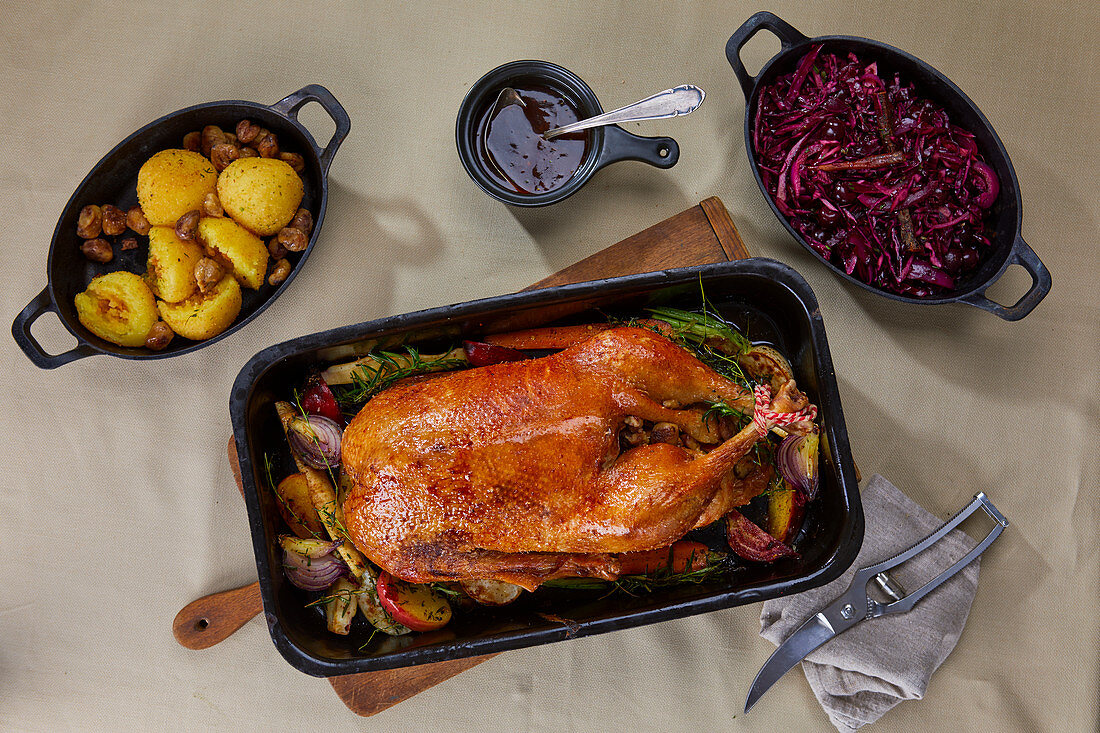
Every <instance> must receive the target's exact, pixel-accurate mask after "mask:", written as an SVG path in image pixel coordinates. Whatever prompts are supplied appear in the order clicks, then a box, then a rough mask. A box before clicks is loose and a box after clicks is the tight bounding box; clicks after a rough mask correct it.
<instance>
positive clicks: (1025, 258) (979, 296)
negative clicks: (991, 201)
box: [959, 235, 1051, 321]
mask: <svg viewBox="0 0 1100 733" xmlns="http://www.w3.org/2000/svg"><path fill="white" fill-rule="evenodd" d="M1012 264H1016V265H1019V266H1020V267H1022V268H1024V269H1025V270H1027V274H1028V275H1031V287H1030V288H1029V289H1028V291H1027V292H1026V293H1024V295H1023V297H1021V298H1020V299H1019V300H1017V301H1016V304H1015V305H1011V306H1003V305H1001V304H1000V303H995V302H994V301H992V300H990V299H989V298H987V297H985V291H986V289H987V288H988V287H989V285H987V286H986V287H985V288H982V290H981V292H978V293H972V294H970V295H966V296H963V297H961V298H959V300H961V301H962V302H964V303H969V304H970V305H972V306H975V307H976V308H981V309H982V310H985V311H989V312H990V313H992V314H993V315H995V316H999V317H1000V318H1003V319H1005V320H1006V321H1018V320H1020V319H1021V318H1023V317H1024V316H1026V315H1027V314H1028V313H1030V312H1031V311H1033V310H1035V306H1037V305H1039V301H1041V300H1042V299H1043V298H1045V297H1047V293H1049V292H1050V283H1051V279H1050V270H1048V269H1047V268H1046V265H1044V264H1043V262H1042V260H1040V259H1039V256H1038V255H1036V254H1035V250H1033V249H1032V248H1031V247H1029V246H1028V244H1027V242H1025V241H1024V240H1023V238H1022V237H1021V236H1020V235H1016V241H1015V242H1014V243H1013V245H1012V253H1011V254H1010V255H1009V258H1008V265H1012ZM1008 265H1005V268H1006V269H1007V268H1008ZM1002 272H1004V271H1003V270H1002ZM994 282H995V281H994ZM990 285H992V283H990Z"/></svg>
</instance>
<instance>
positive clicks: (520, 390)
mask: <svg viewBox="0 0 1100 733" xmlns="http://www.w3.org/2000/svg"><path fill="white" fill-rule="evenodd" d="M719 401H720V402H724V403H726V404H727V405H730V406H733V407H736V408H737V409H740V410H742V411H745V412H746V414H752V413H753V407H754V398H753V394H752V393H751V392H748V391H746V390H745V389H743V388H742V387H740V386H739V385H737V384H736V383H735V382H733V381H731V380H729V379H726V378H725V377H723V376H721V375H719V374H718V373H717V372H715V371H714V370H713V369H711V368H710V367H708V366H706V365H705V364H703V363H702V362H701V361H700V360H699V359H698V358H696V357H695V356H694V355H693V354H692V353H690V352H689V351H687V350H686V349H684V348H682V347H681V346H679V345H677V344H675V343H674V342H672V341H671V340H669V339H668V338H667V337H665V336H663V335H661V334H659V333H655V332H653V331H651V330H648V329H645V328H636V327H620V328H613V329H610V330H605V331H602V332H600V333H597V334H596V335H594V336H592V337H591V338H589V339H587V340H585V341H583V342H581V343H578V344H576V345H574V346H572V347H570V348H568V349H565V350H563V351H561V352H558V353H556V354H553V355H551V356H546V357H543V358H539V359H531V360H527V361H520V362H513V363H506V364H496V365H492V366H485V367H480V368H476V369H470V370H467V371H460V372H453V373H448V374H444V375H440V376H436V377H434V378H431V379H427V380H424V381H419V382H415V383H410V384H404V385H399V386H395V387H391V388H390V389H388V390H386V391H384V392H382V393H380V394H379V395H377V396H375V397H374V398H373V399H371V400H370V401H369V402H368V403H367V404H366V405H365V406H364V407H363V408H362V410H361V411H360V412H359V413H358V414H357V415H356V416H355V418H354V419H353V420H352V421H351V423H350V424H349V425H348V427H347V429H346V431H345V433H344V442H343V468H344V470H345V471H346V472H347V474H348V476H349V477H350V478H351V479H352V480H353V482H354V486H353V488H352V489H351V490H350V491H349V493H348V496H347V498H346V500H345V503H344V514H345V519H346V523H347V529H348V531H349V534H350V537H351V538H352V540H353V541H354V543H355V544H356V545H357V546H358V547H359V549H360V550H362V551H363V552H364V553H365V554H366V555H367V556H368V557H369V558H370V559H371V560H372V561H373V562H375V563H376V564H377V565H379V566H380V567H382V568H383V569H385V570H387V571H388V572H390V573H391V574H393V575H394V576H396V577H399V578H402V579H405V580H408V581H411V582H420V583H423V582H431V581H453V580H462V579H495V580H501V581H506V582H510V583H514V584H517V585H520V586H523V587H524V588H527V589H533V588H535V587H537V586H538V585H540V584H541V583H543V582H545V581H546V580H549V579H552V578H560V577H576V576H580V577H596V578H604V579H614V578H616V577H618V575H619V572H620V560H619V558H618V557H617V556H618V554H619V553H626V552H635V551H643V550H652V549H657V548H661V547H667V546H668V545H670V544H671V543H673V542H675V541H676V540H678V539H680V538H681V537H683V535H684V534H685V533H687V532H689V531H690V530H692V529H693V528H696V527H700V526H704V525H706V524H709V523H710V522H713V521H715V520H717V519H719V518H720V517H722V516H723V515H724V514H726V513H728V512H729V511H730V510H731V509H733V508H734V507H737V506H740V505H742V504H744V503H745V502H746V501H747V500H748V499H749V498H751V497H752V496H753V495H755V494H757V493H759V492H760V491H761V489H762V488H763V486H762V485H761V482H760V481H758V480H757V481H754V480H753V476H752V475H751V474H750V475H749V476H743V477H742V478H741V479H738V478H737V473H738V472H735V471H734V468H735V466H736V465H737V464H738V462H739V461H741V459H742V458H743V457H745V455H746V453H747V452H748V451H749V450H750V449H751V448H752V447H753V445H754V444H755V443H756V441H757V440H758V439H759V437H760V434H759V432H758V430H757V428H756V427H754V426H753V425H752V424H750V425H749V426H748V427H746V428H745V429H743V430H741V431H740V432H737V433H736V434H734V435H732V436H729V437H728V438H727V439H726V440H722V438H723V435H722V431H721V429H720V428H721V422H720V421H719V420H715V419H708V418H706V417H705V410H706V407H707V405H708V404H709V403H713V402H719ZM806 405H807V400H806V397H805V396H804V395H803V394H801V393H800V392H799V391H798V390H797V388H796V387H795V383H794V382H793V380H792V381H790V382H787V383H786V384H785V385H784V386H783V388H782V389H781V390H780V391H779V393H778V394H777V396H776V397H775V399H774V401H773V402H772V404H771V405H770V409H771V410H774V411H776V412H795V411H797V410H799V409H802V408H804V407H805V406H806ZM629 419H633V420H634V421H635V423H636V421H637V420H639V419H640V420H641V421H645V422H647V423H665V424H669V423H670V424H672V425H675V426H677V428H678V429H679V430H680V431H683V433H684V434H685V435H686V436H690V440H688V439H687V438H685V441H684V442H686V443H687V444H688V446H690V447H685V446H684V445H680V444H673V443H664V442H659V443H650V444H644V445H637V446H633V447H628V448H627V449H625V450H623V449H621V447H620V440H619V435H620V431H621V430H622V429H623V427H624V425H626V424H627V420H629ZM696 446H701V448H698V447H696ZM765 483H766V482H765Z"/></svg>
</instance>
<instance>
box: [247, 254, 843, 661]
mask: <svg viewBox="0 0 1100 733" xmlns="http://www.w3.org/2000/svg"><path fill="white" fill-rule="evenodd" d="M700 288H703V290H704V291H705V292H706V298H707V303H708V305H709V306H713V308H714V309H715V310H716V311H717V312H718V313H719V314H721V315H722V316H723V317H725V318H727V319H728V320H730V321H731V322H733V323H735V324H737V325H738V326H740V327H742V328H746V329H747V333H748V334H749V336H750V337H751V338H754V339H758V340H764V341H767V342H769V343H772V344H774V345H775V346H776V347H778V348H779V349H780V350H781V351H782V352H783V353H785V354H786V355H787V356H788V357H790V360H791V364H792V365H793V367H794V371H795V378H796V379H797V380H798V385H799V387H800V388H801V389H803V390H804V391H805V392H806V393H807V395H809V397H810V399H811V400H812V401H813V402H814V403H815V404H817V405H818V408H819V410H820V412H819V415H820V416H821V417H822V421H823V429H822V433H821V435H822V441H821V446H822V455H821V472H820V476H821V489H820V491H819V494H818V498H817V499H816V500H815V501H814V502H812V503H811V504H810V505H809V508H808V512H807V518H806V521H805V523H804V524H803V528H802V532H801V533H800V535H799V537H798V538H797V539H796V540H795V542H794V546H795V549H796V550H798V552H799V557H797V558H787V559H784V560H780V561H777V562H774V563H770V564H762V563H748V562H746V563H744V564H743V565H740V566H738V567H737V568H736V569H734V570H732V571H731V572H729V573H727V574H723V575H722V576H720V577H719V578H716V579H712V580H709V581H706V582H704V583H701V584H698V585H696V584H691V583H687V584H681V585H677V586H673V587H666V588H661V589H655V590H654V591H653V592H651V593H639V594H637V595H629V594H626V593H608V592H607V590H606V589H602V590H590V591H566V590H561V589H553V588H543V589H540V590H539V591H537V592H535V593H525V594H523V597H521V598H520V600H517V601H516V602H515V603H514V604H512V605H509V606H502V607H500V608H489V607H480V608H477V609H475V610H471V611H469V612H466V613H463V614H461V616H459V615H456V617H455V618H454V619H452V621H451V623H450V624H448V625H447V626H446V627H444V628H443V629H440V630H438V631H430V632H425V633H420V634H416V633H414V634H411V635H406V636H398V637H390V636H386V635H385V634H378V633H372V632H373V629H372V628H371V627H370V625H369V624H368V623H367V622H366V620H364V619H363V618H362V616H361V615H360V616H357V617H356V619H355V620H354V621H353V623H352V626H351V631H350V633H349V634H348V635H347V636H340V635H338V634H333V633H330V632H329V631H328V630H327V629H326V625H325V618H324V615H323V612H322V611H321V609H320V608H319V607H316V606H315V607H307V604H308V603H309V602H310V601H312V600H314V599H315V598H317V597H319V596H320V595H321V594H320V593H314V594H310V593H307V592H306V591H302V590H299V589H298V588H295V587H294V586H293V585H291V583H290V581H289V580H287V578H286V575H285V574H284V573H283V570H282V550H281V548H280V546H279V543H278V541H277V536H278V534H279V532H280V531H281V527H282V526H283V524H282V519H281V518H280V515H279V506H278V500H277V499H276V498H275V497H274V494H273V491H272V487H271V485H270V483H269V478H268V471H267V468H266V466H267V464H268V461H271V462H272V463H273V464H274V465H273V467H272V469H271V479H270V480H274V481H279V480H281V478H282V477H283V476H284V475H286V474H287V473H295V472H297V470H298V469H297V468H296V467H295V466H294V464H293V461H292V460H291V459H290V457H289V455H288V451H287V448H286V440H285V437H284V436H283V430H282V426H281V424H280V421H279V418H278V417H277V415H276V412H275V402H276V401H277V400H280V399H286V397H287V395H288V394H290V391H291V389H292V388H293V387H294V386H295V385H299V384H301V383H302V382H303V381H304V380H305V379H306V377H307V376H308V375H309V374H310V373H311V371H312V370H314V369H317V368H318V367H322V366H327V365H328V364H332V363H338V362H342V361H347V360H350V359H354V358H356V356H358V355H362V354H364V353H367V352H368V351H369V350H370V349H372V348H375V347H378V346H379V345H380V344H381V345H383V346H384V347H385V348H391V347H392V348H395V349H399V348H400V347H399V346H398V345H399V344H403V343H411V344H414V345H415V344H433V346H431V347H430V348H435V346H439V345H441V340H442V342H449V343H458V342H460V340H461V339H462V338H464V337H471V338H472V337H477V336H479V335H484V334H487V333H499V332H503V331H510V330H515V329H522V328H533V327H536V326H541V325H551V324H562V323H570V322H574V323H585V322H596V321H603V320H605V319H606V317H607V315H609V314H610V315H614V316H619V317H622V316H631V315H634V316H640V315H644V314H645V310H644V309H645V307H646V306H650V305H667V306H671V307H676V308H684V309H689V310H697V309H698V308H699V307H700V298H701V294H700ZM426 348H427V347H426ZM425 353H427V352H425ZM229 409H230V414H231V416H232V418H233V436H234V440H235V442H236V448H237V456H238V460H239V463H240V468H241V478H242V483H243V486H244V495H245V503H246V504H247V506H248V522H249V528H250V529H251V532H252V547H253V550H254V551H255V554H256V571H257V575H258V576H259V581H260V594H261V596H262V597H263V604H264V611H265V617H266V618H267V624H268V628H269V629H270V631H271V638H272V640H273V641H274V643H275V646H276V647H277V648H278V650H279V652H280V653H282V655H283V657H285V658H286V659H287V661H288V662H290V664H292V665H293V666H294V667H296V668H297V669H299V670H301V671H303V672H306V673H308V674H312V675H316V676H333V675H340V674H349V673H358V672H369V671H374V670H379V669H389V668H394V667H405V666H410V665H416V664H425V663H428V662H438V661H442V660H446V659H457V658H460V657H471V656H477V655H481V654H489V653H492V652H499V651H504V650H506V649H515V648H518V647H525V646H532V645H536V644H545V643H548V642H552V641H559V640H563V639H571V638H576V637H579V636H589V635H592V634H600V633H604V632H607V631H614V630H616V629H623V628H628V627H632V626H640V625H642V624H649V623H655V622H657V621H665V620H668V619H673V618H682V617H684V616H690V615H693V614H697V613H704V612H706V611H713V610H717V609H720V608H729V607H731V606H738V605H743V604H746V603H754V602H757V601H763V600H766V599H768V598H775V597H777V596H782V595H787V594H791V593H798V592H800V591H804V590H808V589H809V588H814V587H816V586H819V585H823V584H825V583H828V582H829V581H830V580H833V579H834V578H837V577H839V576H840V574H841V573H843V572H844V570H846V569H847V568H848V566H849V565H851V564H852V562H853V561H854V560H855V557H856V553H857V552H858V551H859V548H860V545H861V543H862V541H863V509H862V505H861V504H860V499H859V488H858V485H857V483H856V478H855V470H854V467H853V464H852V456H851V450H850V448H849V446H848V433H847V429H846V427H845V424H844V413H843V410H842V409H841V404H840V394H839V391H838V389H837V384H836V375H835V374H834V371H833V363H832V357H831V356H830V354H829V344H828V341H827V340H826V337H825V326H824V323H823V322H822V320H821V311H820V309H819V308H818V304H817V300H816V298H815V297H814V294H813V292H812V291H811V290H810V286H809V285H808V284H807V283H806V281H805V280H803V279H802V278H801V277H800V276H799V275H798V273H796V272H795V271H794V270H792V269H791V268H790V267H788V266H787V265H784V264H782V263H779V262H775V261H773V260H765V259H751V260H740V261H737V262H724V263H721V264H715V265H704V266H702V267H688V268H683V269H678V270H664V271H661V272H653V273H646V274H642V275H628V276H626V277H618V278H611V279H608V280H599V281H595V282H586V283H578V284H575V285H563V286H559V287H551V288H544V289H541V290H534V291H528V292H524V293H516V294H513V295H504V296H500V297H496V298H488V299H485V300H477V301H472V302H469V303H460V304H458V305H453V306H448V307H444V308H435V309H432V310H426V311H420V312H418V313H406V314H403V315H398V316H392V317H390V318H383V319H381V320H377V321H372V322H370V323H360V324H356V325H352V326H345V327H342V328H337V329H333V330H331V331H325V332H322V333H316V334H312V335H309V336H303V337H301V338H297V339H294V340H292V341H286V342H284V343H281V344H277V345H275V346H272V347H270V348H267V349H264V350H263V351H261V352H260V353H258V354H256V356H254V357H252V359H250V360H249V361H248V363H247V364H245V365H244V367H243V368H242V369H241V372H240V374H238V375H237V379H236V381H235V382H234V384H233V393H232V395H231V396H230V401H229ZM708 531H709V530H708ZM717 534H721V533H717ZM724 542H725V538H724V536H718V537H711V538H710V539H709V541H708V544H711V543H714V544H713V547H714V549H718V548H719V547H721V546H722V544H723V543H724ZM726 549H727V551H728V547H727V548H726ZM740 633H744V634H751V633H755V630H754V629H750V628H748V627H745V628H744V629H741V630H740Z"/></svg>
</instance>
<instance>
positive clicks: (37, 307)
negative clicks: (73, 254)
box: [11, 287, 96, 369]
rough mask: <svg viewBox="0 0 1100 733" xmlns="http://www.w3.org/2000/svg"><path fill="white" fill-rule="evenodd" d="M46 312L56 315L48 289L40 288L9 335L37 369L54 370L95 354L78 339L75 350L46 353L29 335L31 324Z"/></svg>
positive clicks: (93, 350) (14, 323) (12, 325)
mask: <svg viewBox="0 0 1100 733" xmlns="http://www.w3.org/2000/svg"><path fill="white" fill-rule="evenodd" d="M48 311H53V312H54V313H57V306H55V305H54V304H53V300H52V299H51V298H50V289H49V287H45V288H42V292H41V293H39V294H38V296H37V297H36V298H35V299H34V300H32V301H31V302H30V303H27V307H26V308H24V309H23V310H22V311H20V313H19V315H17V316H16V317H15V321H14V322H13V323H12V324H11V335H12V336H13V337H14V338H15V343H16V344H18V345H19V348H21V349H22V350H23V353H24V354H26V355H27V358H28V359H30V360H31V361H33V362H34V365H35V366H37V367H38V368H39V369H54V368H56V367H59V366H61V365H62V364H68V363H69V362H70V361H74V360H76V359H83V358H84V357H85V356H91V355H92V354H94V353H96V350H95V349H93V348H92V347H91V346H89V345H88V344H86V343H84V342H83V341H81V340H80V339H77V345H76V348H73V349H70V350H69V351H66V352H65V353H63V354H49V353H47V352H46V350H45V349H43V348H42V345H41V344H40V343H38V341H36V340H35V338H34V336H32V335H31V324H33V323H34V322H35V321H37V320H38V317H39V316H41V315H43V314H44V313H46V312H48Z"/></svg>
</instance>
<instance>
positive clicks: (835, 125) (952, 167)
mask: <svg viewBox="0 0 1100 733" xmlns="http://www.w3.org/2000/svg"><path fill="white" fill-rule="evenodd" d="M821 49H822V47H821V46H814V47H813V48H812V49H811V50H810V52H809V53H807V54H806V55H805V56H804V57H803V58H802V59H801V60H800V61H799V63H798V65H797V66H796V68H795V70H794V71H792V72H790V73H788V74H785V75H783V76H780V77H778V78H777V79H776V80H775V82H774V83H772V84H770V85H767V86H764V87H762V88H761V90H760V95H759V98H758V104H757V112H756V118H755V120H754V121H753V132H752V143H753V148H754V152H755V156H756V162H757V166H758V168H759V170H760V175H761V178H762V179H763V181H764V185H765V187H766V188H767V189H768V191H769V192H770V193H771V195H772V198H773V200H774V201H775V204H776V206H777V207H778V208H779V210H780V211H781V212H782V213H783V214H784V215H785V216H786V217H787V218H788V220H789V221H790V223H791V226H793V227H794V229H795V230H796V231H797V232H799V234H801V235H802V237H803V239H805V240H806V242H807V243H808V244H809V245H810V246H811V247H813V248H814V250H816V251H817V252H818V253H820V254H821V256H822V257H824V258H826V259H827V260H829V261H831V262H832V263H834V264H835V265H837V266H838V267H841V268H843V270H844V271H845V272H847V273H848V274H850V275H853V276H854V277H857V278H859V279H860V280H862V281H863V282H865V283H868V284H870V285H873V286H876V287H879V288H882V289H884V290H888V291H890V292H894V293H898V294H901V295H906V296H911V297H918V298H920V297H935V296H939V295H945V294H948V293H950V292H951V291H952V290H953V289H954V288H955V286H956V283H957V282H958V281H959V280H960V278H962V277H963V276H965V275H966V274H967V273H968V272H971V271H972V270H974V269H975V268H977V267H978V265H979V264H980V263H981V261H982V258H983V257H984V256H985V255H986V254H987V253H988V252H989V250H990V249H991V245H990V241H989V236H988V232H987V227H986V222H985V221H984V217H985V215H986V214H987V213H988V210H989V208H990V207H991V206H992V205H993V203H994V202H995V201H996V200H997V194H998V193H999V191H1000V186H999V183H998V181H997V175H996V173H994V171H993V169H992V168H990V167H989V165H988V164H986V162H985V161H984V160H983V159H982V156H981V154H980V153H979V152H978V146H977V145H976V144H975V142H974V136H973V135H972V134H971V133H969V132H967V131H966V130H963V129H962V128H960V127H958V126H956V125H954V124H952V123H951V121H950V119H949V118H948V114H947V112H946V111H945V110H944V109H943V108H942V107H940V106H939V105H937V104H935V103H934V102H931V101H929V100H927V99H923V98H921V97H920V96H919V95H918V93H917V90H916V88H915V86H914V85H913V84H906V83H903V82H902V80H901V79H899V78H898V76H896V75H895V76H894V78H893V79H892V80H890V81H885V80H883V79H882V78H881V77H880V76H879V74H878V65H877V63H874V62H871V63H866V62H864V61H861V60H860V59H858V58H857V57H856V56H855V55H854V54H848V55H847V56H838V55H836V54H830V53H822V52H821Z"/></svg>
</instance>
